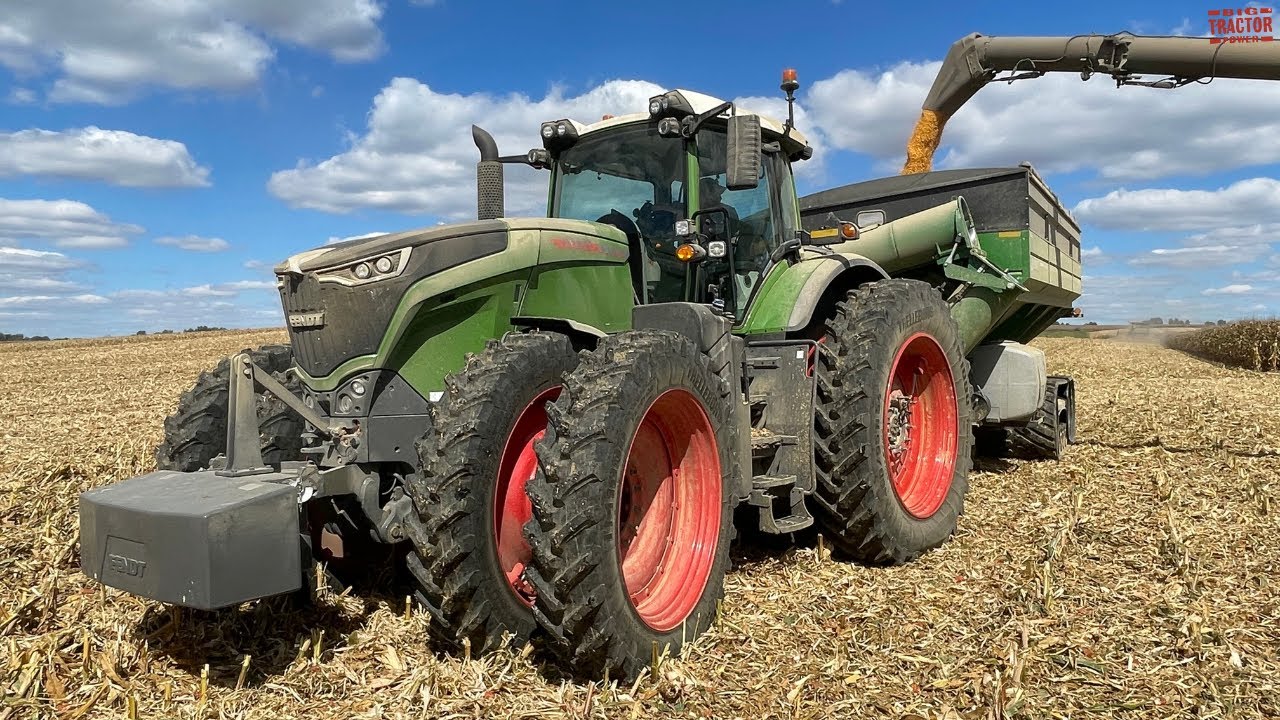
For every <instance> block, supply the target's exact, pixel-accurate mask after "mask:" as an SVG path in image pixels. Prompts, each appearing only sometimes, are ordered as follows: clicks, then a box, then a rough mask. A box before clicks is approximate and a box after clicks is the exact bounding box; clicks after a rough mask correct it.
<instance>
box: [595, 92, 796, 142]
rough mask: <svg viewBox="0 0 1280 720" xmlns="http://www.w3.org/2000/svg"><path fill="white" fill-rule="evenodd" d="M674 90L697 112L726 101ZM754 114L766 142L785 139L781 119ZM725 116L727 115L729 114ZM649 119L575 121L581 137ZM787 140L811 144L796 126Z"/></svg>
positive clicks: (641, 116) (637, 116)
mask: <svg viewBox="0 0 1280 720" xmlns="http://www.w3.org/2000/svg"><path fill="white" fill-rule="evenodd" d="M672 92H675V93H679V94H680V95H681V96H682V97H683V98H684V99H685V101H686V102H687V103H688V104H689V106H690V107H692V108H693V111H694V112H695V113H704V112H706V111H708V110H711V109H712V108H714V107H716V106H717V105H721V104H723V103H724V101H723V100H721V99H720V98H717V97H712V96H710V95H704V94H703V93H700V92H694V91H692V90H680V89H677V90H673V91H672ZM736 111H737V112H738V113H739V114H743V113H753V112H754V111H752V110H751V109H750V108H742V107H738V108H736ZM754 114H756V115H759V116H760V130H761V133H762V135H763V136H764V141H765V142H769V141H772V140H782V139H783V134H784V133H785V132H786V128H785V126H784V124H783V123H782V122H781V121H779V120H776V119H774V118H772V117H769V116H768V115H760V114H759V113H754ZM725 117H727V115H726V116H725ZM648 119H649V113H648V112H639V113H631V114H628V115H617V116H614V117H610V118H607V119H605V120H600V121H598V122H594V123H590V124H587V123H581V122H578V121H576V120H575V121H573V122H574V124H575V125H576V126H577V130H578V136H579V137H581V136H583V135H586V134H587V133H592V132H596V131H598V130H605V129H608V128H612V127H617V126H619V125H626V124H629V123H634V122H643V121H646V120H648ZM786 142H787V143H788V144H790V143H794V144H795V146H796V147H794V148H788V150H792V151H794V150H798V149H800V148H803V147H805V146H806V145H808V144H809V140H808V138H806V137H805V136H804V133H802V132H800V131H799V130H796V129H794V128H792V130H791V133H790V135H789V136H788V138H787V141H786Z"/></svg>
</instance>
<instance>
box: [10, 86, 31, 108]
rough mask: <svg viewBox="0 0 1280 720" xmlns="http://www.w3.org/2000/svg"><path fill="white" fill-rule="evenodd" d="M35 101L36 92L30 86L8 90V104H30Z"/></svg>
mask: <svg viewBox="0 0 1280 720" xmlns="http://www.w3.org/2000/svg"><path fill="white" fill-rule="evenodd" d="M35 101H36V93H35V91H34V90H32V89H30V88H24V87H16V88H14V89H12V90H10V91H9V104H11V105H31V104H32V103H34V102H35Z"/></svg>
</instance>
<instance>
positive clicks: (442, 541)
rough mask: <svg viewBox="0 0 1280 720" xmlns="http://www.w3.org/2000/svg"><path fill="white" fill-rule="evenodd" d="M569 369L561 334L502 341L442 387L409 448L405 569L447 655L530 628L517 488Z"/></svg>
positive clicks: (524, 502)
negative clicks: (413, 473)
mask: <svg viewBox="0 0 1280 720" xmlns="http://www.w3.org/2000/svg"><path fill="white" fill-rule="evenodd" d="M577 364H578V358H577V354H576V352H575V351H574V348H573V346H572V344H571V343H570V342H569V339H568V338H567V337H565V336H564V335H559V334H554V333H544V332H532V333H528V334H519V333H509V334H507V335H506V336H505V337H503V338H502V339H501V340H490V341H489V343H488V344H487V345H486V346H485V349H484V350H483V351H481V352H480V353H479V354H477V355H473V356H472V357H470V358H469V359H468V360H467V364H466V366H465V367H463V368H462V369H461V370H459V371H458V372H456V373H454V374H452V375H450V376H449V377H448V378H446V379H445V388H446V390H445V393H444V397H442V398H441V399H440V401H439V402H437V403H435V404H434V406H433V407H432V420H433V423H432V428H433V429H432V430H431V431H429V432H427V434H425V435H424V436H423V437H422V438H421V439H420V440H419V441H418V443H417V449H418V459H419V463H420V467H421V468H422V469H423V472H422V474H421V478H420V479H418V480H416V481H414V482H410V483H409V485H408V489H409V495H410V497H411V498H412V499H413V502H414V506H415V508H416V509H417V516H418V520H419V525H418V526H417V527H415V528H411V529H410V532H409V533H408V534H409V537H410V539H411V540H412V541H413V546H414V551H413V552H411V553H410V554H409V555H408V556H406V558H405V562H406V564H407V567H408V569H409V571H410V574H411V576H412V578H413V580H414V581H416V588H415V592H416V596H417V599H418V601H419V603H421V604H422V605H423V607H425V608H426V609H427V611H428V612H429V613H430V614H431V618H432V622H431V631H432V635H433V636H434V637H435V638H436V639H437V640H439V641H441V642H442V643H443V644H444V645H445V646H447V647H449V648H450V649H453V650H457V649H460V648H461V647H462V645H463V644H464V641H468V642H469V643H470V646H471V648H472V649H473V650H474V651H475V652H483V651H487V650H492V649H495V648H497V647H499V646H501V645H503V644H504V642H506V641H508V640H509V641H510V643H511V644H513V645H517V646H518V645H523V644H525V643H526V642H527V641H528V640H529V637H530V635H531V634H532V632H533V631H534V629H535V627H536V625H537V623H535V622H534V619H533V613H532V612H531V611H530V609H529V608H530V604H531V603H532V597H531V594H532V588H531V587H530V586H529V585H528V583H527V582H525V581H524V579H523V570H524V568H525V567H526V566H527V565H528V564H529V555H530V553H531V551H530V550H529V548H528V544H527V543H526V542H525V540H524V534H523V530H524V524H525V522H526V521H527V520H528V519H529V500H528V496H527V495H526V494H525V491H524V486H525V483H526V482H527V481H528V479H529V477H530V476H532V475H533V473H534V470H535V468H536V467H537V458H536V457H535V455H534V452H533V443H534V442H535V441H536V440H537V439H539V438H541V437H542V432H543V430H544V429H545V427H546V405H547V403H548V402H549V401H551V400H554V399H555V398H556V397H557V396H558V395H559V394H560V383H561V381H562V379H563V377H564V375H565V373H567V372H569V371H571V370H572V369H573V368H574V367H576V366H577Z"/></svg>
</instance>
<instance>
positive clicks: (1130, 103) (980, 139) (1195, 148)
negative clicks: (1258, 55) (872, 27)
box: [805, 62, 1280, 180]
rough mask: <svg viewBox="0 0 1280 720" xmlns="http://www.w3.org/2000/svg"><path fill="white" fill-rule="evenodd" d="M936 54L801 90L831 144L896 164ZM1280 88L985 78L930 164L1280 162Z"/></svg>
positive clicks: (1094, 167)
mask: <svg viewBox="0 0 1280 720" xmlns="http://www.w3.org/2000/svg"><path fill="white" fill-rule="evenodd" d="M940 66H941V63H939V62H930V63H910V62H904V63H899V64H898V65H895V66H893V67H891V68H889V69H887V70H883V71H880V72H868V71H863V70H845V71H842V72H840V73H837V74H836V75H835V76H833V77H831V78H827V79H825V80H819V81H817V82H815V83H814V84H813V86H812V87H811V88H810V89H809V90H808V92H807V94H806V95H805V100H806V102H807V104H808V109H809V111H810V113H811V115H812V117H813V120H814V121H815V122H816V123H817V124H818V126H819V127H821V128H822V132H823V135H824V136H825V137H826V138H827V140H828V142H829V143H830V144H831V145H832V146H833V147H837V148H843V149H846V150H853V151H856V152H861V153H866V154H869V155H871V156H873V157H875V158H878V159H879V160H880V161H881V166H882V167H883V168H885V169H886V170H888V169H894V170H896V169H898V168H900V167H901V164H902V161H903V158H904V157H905V147H906V141H907V137H908V135H910V133H911V129H912V127H913V126H914V124H915V121H916V118H917V116H918V115H919V112H920V104H921V102H922V101H923V100H924V98H925V96H926V95H927V94H928V90H929V86H930V85H931V84H932V82H933V78H934V76H935V75H936V74H937V72H938V68H939V67H940ZM1277 105H1280V85H1278V84H1277V83H1273V82H1264V81H1258V80H1252V81H1251V80H1224V79H1218V80H1215V81H1214V82H1212V83H1210V84H1207V85H1189V86H1187V87H1183V88H1179V89H1178V90H1172V91H1165V90H1152V89H1149V88H1138V87H1126V88H1120V89H1117V88H1116V87H1115V85H1114V83H1112V82H1111V80H1110V79H1109V78H1106V77H1096V78H1094V79H1092V80H1091V81H1089V82H1081V81H1080V79H1079V76H1077V75H1075V74H1071V73H1065V74H1052V75H1046V76H1045V77H1042V78H1037V79H1034V80H1024V81H1019V82H1014V83H1012V84H1002V83H991V84H990V85H988V86H987V87H986V88H983V89H982V90H981V91H980V92H979V93H978V94H977V95H976V96H974V98H973V99H972V100H970V101H969V103H968V104H966V105H965V106H964V107H962V108H961V109H960V111H959V112H957V113H956V115H955V116H954V117H952V118H951V120H950V121H949V122H948V123H947V126H946V130H945V133H944V135H943V145H942V147H941V148H940V150H939V154H938V158H937V159H936V164H937V165H938V166H939V167H981V166H989V165H1013V164H1015V163H1018V162H1022V161H1024V160H1025V161H1030V162H1031V163H1033V164H1034V165H1035V166H1036V167H1037V168H1039V169H1041V170H1043V171H1046V172H1050V173H1053V172H1071V171H1075V170H1091V171H1093V172H1095V173H1096V174H1097V175H1099V176H1100V177H1102V178H1105V179H1109V180H1134V179H1154V178H1161V177H1170V176H1175V175H1188V174H1207V173H1211V172H1214V171H1218V170H1224V169H1229V168H1238V167H1248V166H1257V165H1266V164H1270V163H1275V162H1278V161H1280V116H1278V115H1277V114H1276V113H1275V108H1276V107H1277Z"/></svg>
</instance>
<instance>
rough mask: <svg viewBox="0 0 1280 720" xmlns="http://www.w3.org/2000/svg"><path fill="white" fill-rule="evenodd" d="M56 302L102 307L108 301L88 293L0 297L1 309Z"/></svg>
mask: <svg viewBox="0 0 1280 720" xmlns="http://www.w3.org/2000/svg"><path fill="white" fill-rule="evenodd" d="M54 302H57V303H67V304H72V305H101V304H103V303H105V302H107V299H106V298H104V297H102V296H101V295H93V294H88V293H85V294H81V295H69V296H63V297H59V296H54V295H14V296H10V297H0V307H13V306H15V305H47V304H49V303H54Z"/></svg>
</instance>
